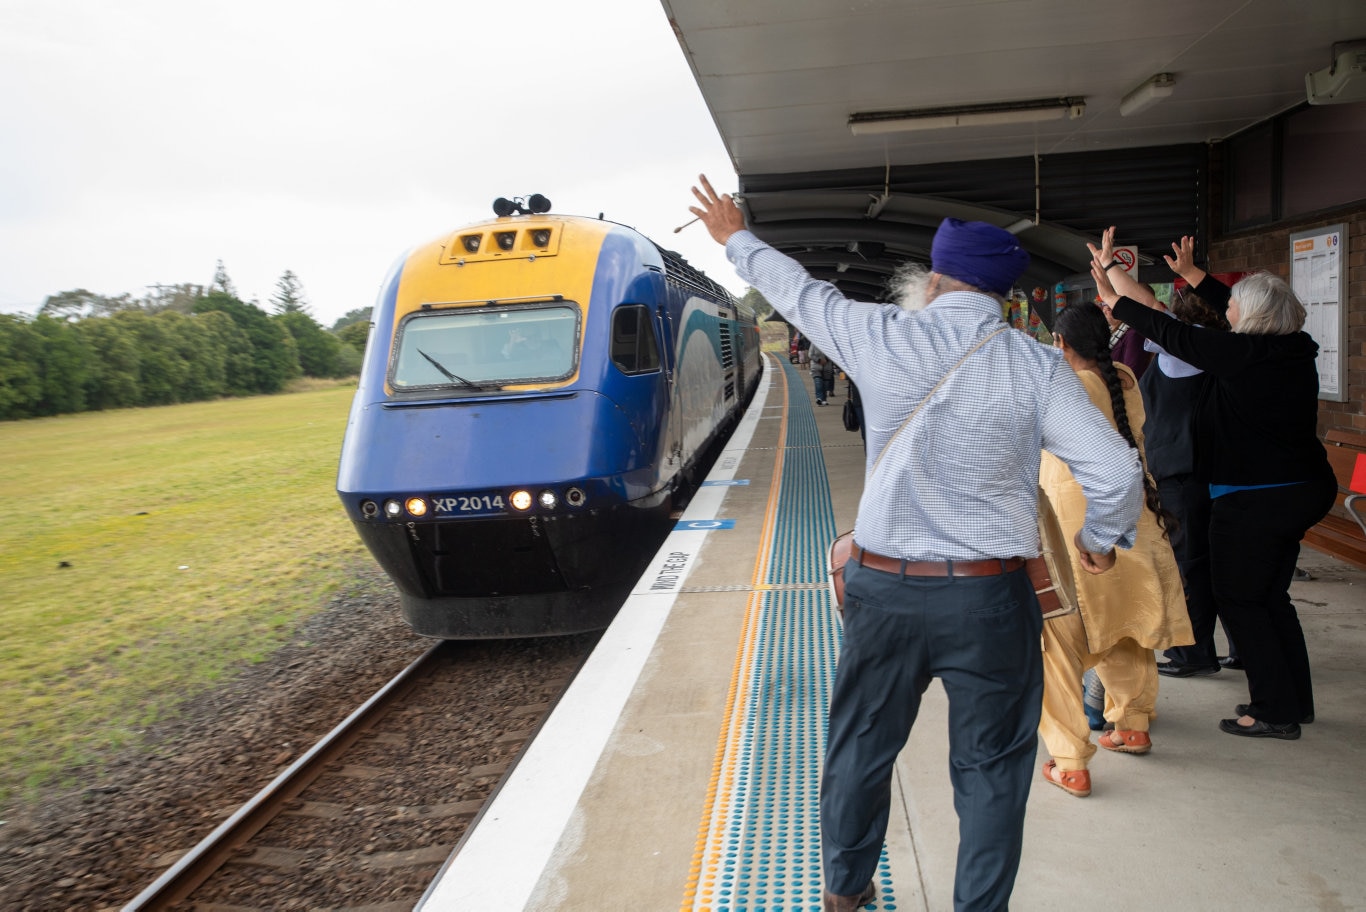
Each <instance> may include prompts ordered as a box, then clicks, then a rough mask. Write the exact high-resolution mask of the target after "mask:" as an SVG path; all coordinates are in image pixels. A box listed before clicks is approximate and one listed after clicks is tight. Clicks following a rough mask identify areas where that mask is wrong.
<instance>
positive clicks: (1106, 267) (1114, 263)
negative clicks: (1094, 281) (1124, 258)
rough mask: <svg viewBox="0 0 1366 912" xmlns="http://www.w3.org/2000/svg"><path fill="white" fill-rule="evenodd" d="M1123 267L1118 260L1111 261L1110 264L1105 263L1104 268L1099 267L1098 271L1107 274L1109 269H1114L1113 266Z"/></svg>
mask: <svg viewBox="0 0 1366 912" xmlns="http://www.w3.org/2000/svg"><path fill="white" fill-rule="evenodd" d="M1123 265H1124V264H1123V263H1121V262H1120V261H1119V260H1111V261H1110V262H1108V263H1106V264H1105V265H1104V266H1102V267H1100V271H1101V272H1109V271H1110V269H1111V267H1114V266H1123Z"/></svg>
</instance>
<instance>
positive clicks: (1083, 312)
mask: <svg viewBox="0 0 1366 912" xmlns="http://www.w3.org/2000/svg"><path fill="white" fill-rule="evenodd" d="M1053 334H1054V335H1055V336H1062V337H1063V340H1064V341H1065V342H1066V343H1067V345H1068V347H1069V348H1072V349H1075V350H1076V353H1077V354H1078V355H1080V356H1081V357H1082V358H1085V359H1086V360H1088V361H1091V360H1094V361H1095V362H1096V367H1098V368H1099V369H1100V376H1101V378H1102V379H1103V380H1104V381H1105V386H1106V388H1107V389H1108V390H1109V391H1110V407H1111V409H1112V410H1113V411H1114V413H1115V430H1117V431H1119V434H1120V436H1121V437H1123V438H1124V439H1125V440H1126V441H1128V443H1129V446H1131V447H1133V448H1134V449H1138V441H1137V440H1136V439H1135V438H1134V432H1133V429H1132V428H1130V427H1129V411H1128V409H1126V408H1125V407H1124V387H1123V385H1122V384H1121V382H1120V379H1119V371H1117V370H1115V362H1114V361H1112V360H1111V358H1110V326H1109V324H1108V323H1106V322H1105V314H1104V313H1102V312H1101V310H1100V308H1099V307H1089V306H1086V305H1078V306H1074V307H1069V308H1067V309H1066V310H1064V311H1063V312H1062V313H1060V314H1058V316H1057V318H1056V319H1055V320H1054V321H1053ZM1139 460H1140V462H1142V461H1143V454H1142V452H1140V453H1139ZM1143 501H1144V503H1146V504H1147V505H1148V509H1149V510H1152V511H1153V513H1154V515H1156V516H1157V524H1158V526H1159V527H1160V528H1161V529H1162V532H1163V534H1165V535H1167V536H1168V537H1170V536H1171V534H1172V533H1173V532H1175V531H1176V528H1177V525H1178V522H1177V519H1176V516H1175V515H1174V514H1173V513H1172V512H1171V511H1170V510H1167V509H1166V508H1165V507H1163V506H1162V501H1161V500H1160V499H1159V498H1158V496H1157V485H1155V484H1154V483H1153V480H1152V478H1151V477H1150V476H1149V475H1148V467H1147V464H1146V462H1145V463H1144V465H1143Z"/></svg>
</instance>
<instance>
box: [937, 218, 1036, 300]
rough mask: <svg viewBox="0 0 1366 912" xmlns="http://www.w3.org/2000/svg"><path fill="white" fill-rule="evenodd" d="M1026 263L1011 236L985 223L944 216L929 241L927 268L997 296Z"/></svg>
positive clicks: (1026, 265) (1021, 250) (1017, 243)
mask: <svg viewBox="0 0 1366 912" xmlns="http://www.w3.org/2000/svg"><path fill="white" fill-rule="evenodd" d="M1028 266H1029V254H1028V253H1026V252H1025V249H1024V248H1023V247H1021V246H1020V242H1019V241H1017V240H1016V239H1015V235H1013V234H1011V233H1010V232H1009V231H1006V230H1005V229H1004V228H997V227H996V226H995V225H989V224H987V223H986V222H962V221H959V220H958V219H955V218H946V219H944V221H943V223H942V224H940V226H939V230H938V231H936V232H935V233H934V241H933V242H932V243H931V244H930V268H932V269H933V270H934V271H935V272H937V273H939V274H940V275H943V276H948V277H949V278H951V279H957V280H958V281H960V282H965V283H967V284H968V285H971V286H972V287H974V288H981V289H983V290H984V291H990V292H993V293H995V294H998V295H1004V294H1008V293H1009V292H1010V288H1011V286H1012V285H1014V284H1015V280H1016V279H1018V278H1019V277H1020V276H1021V275H1023V274H1024V271H1025V269H1026V268H1027V267H1028Z"/></svg>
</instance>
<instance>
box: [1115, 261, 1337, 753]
mask: <svg viewBox="0 0 1366 912" xmlns="http://www.w3.org/2000/svg"><path fill="white" fill-rule="evenodd" d="M1194 249H1195V245H1194V241H1193V240H1192V239H1191V238H1189V237H1184V238H1182V239H1181V243H1180V245H1177V244H1173V245H1172V250H1173V251H1174V252H1175V254H1176V256H1175V258H1172V257H1167V258H1166V260H1167V263H1168V265H1170V266H1171V267H1172V269H1173V270H1174V271H1175V272H1176V273H1177V274H1178V275H1180V276H1181V277H1182V278H1184V279H1185V280H1186V281H1187V282H1189V283H1190V284H1191V287H1192V288H1194V289H1195V292H1196V294H1198V295H1200V297H1201V298H1203V299H1204V300H1205V301H1206V302H1207V303H1209V304H1210V305H1211V306H1213V307H1214V308H1215V309H1216V310H1225V311H1226V315H1227V317H1228V322H1229V325H1230V327H1232V332H1226V333H1225V332H1216V331H1212V330H1207V329H1202V328H1200V327H1198V326H1190V325H1187V324H1185V323H1182V322H1180V321H1178V320H1172V319H1170V318H1168V317H1166V316H1165V315H1163V314H1161V313H1159V312H1158V311H1156V310H1150V309H1149V308H1147V307H1144V306H1143V305H1142V304H1140V303H1138V302H1137V301H1134V300H1132V299H1130V298H1126V297H1122V296H1120V295H1119V294H1118V293H1116V292H1115V290H1114V286H1113V285H1112V284H1111V283H1110V280H1109V278H1108V277H1107V275H1106V273H1107V272H1108V271H1109V270H1110V269H1111V268H1112V267H1113V266H1115V265H1116V264H1115V263H1113V262H1108V263H1106V262H1100V257H1097V258H1096V261H1095V262H1093V263H1092V264H1091V273H1092V275H1093V276H1094V277H1095V279H1096V287H1097V290H1098V291H1099V293H1100V297H1101V300H1102V301H1103V302H1104V306H1105V309H1106V310H1107V311H1108V312H1110V313H1112V314H1113V316H1114V317H1115V319H1118V320H1121V321H1122V322H1124V323H1127V324H1129V326H1130V327H1132V328H1133V329H1134V331H1136V332H1138V333H1139V334H1140V335H1142V336H1144V337H1145V338H1149V339H1152V340H1153V341H1154V342H1157V343H1158V344H1159V345H1161V346H1162V347H1163V348H1164V349H1165V350H1166V351H1168V352H1169V353H1171V354H1172V355H1174V356H1175V357H1177V358H1179V359H1181V360H1182V361H1185V362H1186V363H1188V364H1191V365H1193V366H1195V367H1198V368H1200V369H1201V370H1203V371H1205V373H1206V374H1207V375H1208V377H1209V380H1208V381H1207V383H1206V384H1205V386H1204V389H1203V390H1202V391H1201V395H1200V399H1199V401H1198V403H1197V404H1196V407H1195V414H1194V428H1193V430H1194V434H1195V458H1196V467H1197V471H1198V472H1199V473H1200V474H1201V475H1202V476H1203V477H1204V478H1206V479H1208V480H1209V485H1210V497H1211V505H1210V526H1209V535H1210V576H1211V582H1212V584H1213V588H1214V594H1215V598H1216V599H1217V600H1218V602H1219V606H1220V615H1221V616H1222V617H1223V618H1224V619H1225V620H1226V622H1227V624H1228V628H1229V633H1230V634H1231V635H1232V637H1233V638H1234V639H1235V640H1236V641H1237V643H1238V652H1239V655H1240V657H1241V658H1242V661H1243V665H1244V667H1245V670H1246V671H1247V681H1248V693H1249V697H1250V701H1249V702H1248V703H1243V704H1239V705H1238V706H1237V707H1236V709H1235V711H1236V712H1237V714H1238V718H1236V719H1224V720H1222V721H1221V722H1220V723H1219V728H1220V729H1221V730H1223V731H1225V732H1228V733H1229V734H1233V735H1245V736H1249V737H1262V738H1285V739H1294V738H1298V737H1299V736H1300V723H1302V722H1312V721H1313V718H1314V692H1313V685H1312V682H1311V679H1310V671H1309V652H1308V650H1307V648H1306V646H1305V642H1304V631H1303V630H1302V629H1301V628H1300V621H1299V616H1298V615H1297V614H1296V613H1295V608H1294V606H1293V605H1292V604H1291V602H1290V581H1291V580H1292V579H1293V577H1294V573H1295V561H1296V559H1297V557H1298V556H1299V543H1300V539H1301V538H1303V537H1304V533H1305V532H1306V531H1308V530H1309V528H1310V527H1311V526H1313V525H1314V524H1315V523H1316V522H1318V521H1319V520H1320V519H1322V518H1323V517H1324V515H1325V514H1327V512H1328V510H1329V509H1330V508H1331V507H1332V506H1333V498H1334V497H1335V496H1336V493H1337V480H1336V478H1335V477H1334V475H1333V469H1332V466H1331V465H1329V463H1328V455H1327V453H1326V452H1325V451H1324V449H1323V444H1322V443H1320V442H1319V438H1318V428H1317V425H1318V367H1317V364H1316V363H1315V357H1316V356H1317V354H1318V349H1319V347H1318V344H1317V343H1316V342H1315V341H1314V340H1313V338H1312V337H1311V336H1310V335H1309V334H1308V333H1306V332H1304V331H1303V329H1302V327H1303V326H1304V319H1305V311H1304V306H1303V305H1302V304H1301V303H1300V302H1299V300H1298V299H1297V298H1296V297H1295V294H1294V292H1292V291H1291V290H1290V287H1289V286H1288V285H1287V284H1286V283H1285V281H1284V280H1283V279H1280V278H1277V277H1276V276H1273V275H1270V274H1267V273H1256V274H1254V275H1251V276H1248V277H1246V278H1244V279H1243V280H1242V281H1241V282H1239V283H1238V284H1237V285H1235V286H1234V287H1233V288H1232V289H1229V288H1228V286H1226V285H1224V284H1223V283H1222V282H1220V281H1219V280H1218V279H1215V278H1214V277H1213V276H1210V275H1208V274H1207V273H1206V272H1205V271H1204V270H1203V269H1200V268H1199V267H1197V266H1195V264H1194V257H1193V255H1194Z"/></svg>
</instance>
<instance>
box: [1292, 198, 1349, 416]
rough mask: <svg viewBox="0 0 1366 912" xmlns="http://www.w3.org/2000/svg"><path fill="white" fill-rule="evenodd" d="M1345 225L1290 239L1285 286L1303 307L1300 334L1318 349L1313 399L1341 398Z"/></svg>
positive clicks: (1299, 233)
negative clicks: (1316, 392)
mask: <svg viewBox="0 0 1366 912" xmlns="http://www.w3.org/2000/svg"><path fill="white" fill-rule="evenodd" d="M1346 253H1347V226H1346V225H1343V224H1338V225H1327V226H1325V227H1322V228H1312V229H1310V230H1308V231H1297V232H1295V233H1294V234H1292V235H1290V287H1291V289H1292V290H1293V291H1294V292H1295V295H1296V297H1298V298H1299V299H1300V303H1301V304H1303V305H1304V308H1305V311H1306V314H1307V316H1306V319H1305V321H1304V330H1305V332H1307V333H1309V335H1311V336H1313V337H1314V341H1315V342H1317V343H1318V344H1319V357H1318V364H1319V398H1320V399H1330V400H1332V401H1334V402H1342V401H1344V400H1345V399H1346V398H1347V363H1346V360H1345V359H1344V358H1343V357H1342V340H1343V338H1345V337H1346V335H1347V326H1346V323H1347V272H1346V269H1344V266H1345V265H1346V263H1345V260H1346Z"/></svg>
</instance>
